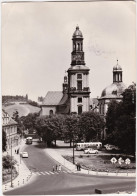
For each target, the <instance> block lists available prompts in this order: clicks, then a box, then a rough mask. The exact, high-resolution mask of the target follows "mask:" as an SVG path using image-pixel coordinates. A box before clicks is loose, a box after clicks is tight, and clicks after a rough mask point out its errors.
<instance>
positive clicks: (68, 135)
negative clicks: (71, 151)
mask: <svg viewBox="0 0 137 196" xmlns="http://www.w3.org/2000/svg"><path fill="white" fill-rule="evenodd" d="M78 122H79V118H78V116H77V115H74V114H73V115H67V116H65V120H64V131H63V137H64V139H67V140H69V141H70V147H71V143H72V141H74V140H76V138H77V136H78V132H79V128H78V127H79V124H78Z"/></svg>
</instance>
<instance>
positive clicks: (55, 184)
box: [4, 143, 135, 195]
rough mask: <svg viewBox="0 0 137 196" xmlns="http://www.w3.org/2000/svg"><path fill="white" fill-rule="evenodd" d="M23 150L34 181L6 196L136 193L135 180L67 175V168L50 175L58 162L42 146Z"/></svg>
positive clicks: (7, 193) (9, 192)
mask: <svg viewBox="0 0 137 196" xmlns="http://www.w3.org/2000/svg"><path fill="white" fill-rule="evenodd" d="M24 151H27V152H28V153H29V158H28V159H23V161H25V163H26V165H27V166H28V167H29V168H30V169H31V170H32V171H33V172H34V173H35V174H37V175H35V180H33V181H32V182H30V183H28V184H27V185H24V186H23V187H20V188H17V189H14V190H11V191H7V192H6V193H5V194H4V195H72V194H73V195H74V194H94V193H95V189H99V190H101V191H102V193H104V194H105V193H115V192H117V191H134V190H135V178H126V177H110V176H106V177H103V176H92V175H90V176H89V175H84V174H75V173H67V172H66V171H67V170H66V169H65V168H62V172H60V173H59V174H58V173H50V172H52V168H53V165H54V166H55V165H56V162H55V161H54V160H53V159H52V158H50V157H49V156H48V155H47V154H45V152H44V148H42V146H40V145H38V144H37V143H35V144H33V145H29V146H27V145H26V149H25V150H24ZM63 171H64V172H66V173H64V172H63ZM40 172H42V173H40ZM46 172H47V173H46Z"/></svg>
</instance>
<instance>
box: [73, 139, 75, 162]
mask: <svg viewBox="0 0 137 196" xmlns="http://www.w3.org/2000/svg"><path fill="white" fill-rule="evenodd" d="M73 164H75V156H74V136H73Z"/></svg>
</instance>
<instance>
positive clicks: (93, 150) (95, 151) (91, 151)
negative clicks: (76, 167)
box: [84, 148, 98, 154]
mask: <svg viewBox="0 0 137 196" xmlns="http://www.w3.org/2000/svg"><path fill="white" fill-rule="evenodd" d="M84 153H85V154H98V150H95V149H92V148H88V149H85V150H84Z"/></svg>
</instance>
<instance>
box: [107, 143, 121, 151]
mask: <svg viewBox="0 0 137 196" xmlns="http://www.w3.org/2000/svg"><path fill="white" fill-rule="evenodd" d="M104 147H105V148H106V150H119V148H118V146H115V145H111V144H106V145H104Z"/></svg>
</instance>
